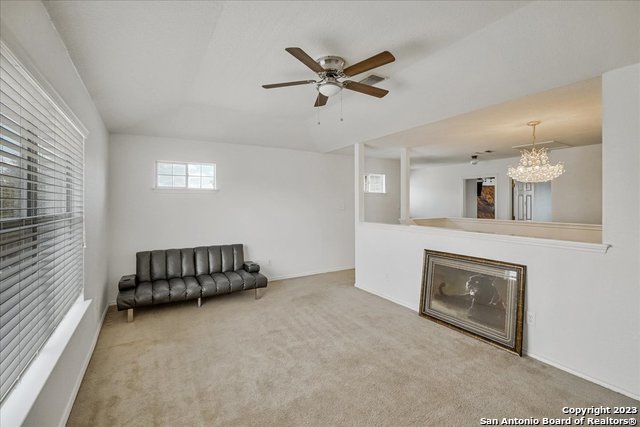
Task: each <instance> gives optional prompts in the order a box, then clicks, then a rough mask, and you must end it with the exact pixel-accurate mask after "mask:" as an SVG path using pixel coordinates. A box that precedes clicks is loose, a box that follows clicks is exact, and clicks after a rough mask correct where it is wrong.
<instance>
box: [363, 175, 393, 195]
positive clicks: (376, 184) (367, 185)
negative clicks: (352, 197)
mask: <svg viewBox="0 0 640 427" xmlns="http://www.w3.org/2000/svg"><path fill="white" fill-rule="evenodd" d="M384 181H385V175H384V174H382V173H370V174H367V175H365V176H364V192H365V193H386V192H387V190H386V188H385V182H384Z"/></svg>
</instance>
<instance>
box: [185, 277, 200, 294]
mask: <svg viewBox="0 0 640 427" xmlns="http://www.w3.org/2000/svg"><path fill="white" fill-rule="evenodd" d="M183 280H184V284H185V285H186V287H187V295H186V299H196V298H200V297H201V296H202V286H200V283H198V280H197V279H196V278H195V277H193V276H187V277H183Z"/></svg>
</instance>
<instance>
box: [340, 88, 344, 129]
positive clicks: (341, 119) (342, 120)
mask: <svg viewBox="0 0 640 427" xmlns="http://www.w3.org/2000/svg"><path fill="white" fill-rule="evenodd" d="M340 121H341V122H344V119H343V118H342V91H340Z"/></svg>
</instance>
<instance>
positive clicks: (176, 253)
mask: <svg viewBox="0 0 640 427" xmlns="http://www.w3.org/2000/svg"><path fill="white" fill-rule="evenodd" d="M243 264H244V250H243V246H242V244H236V245H220V246H201V247H198V248H187V249H168V250H160V251H145V252H138V253H137V254H136V275H137V276H138V281H140V282H153V281H155V280H169V279H173V278H177V277H188V276H194V277H195V276H200V275H203V274H212V273H226V272H229V271H236V270H240V269H241V268H242V265H243Z"/></svg>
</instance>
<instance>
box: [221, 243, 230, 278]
mask: <svg viewBox="0 0 640 427" xmlns="http://www.w3.org/2000/svg"><path fill="white" fill-rule="evenodd" d="M221 251H222V272H223V273H226V272H227V271H233V247H231V246H230V245H224V246H222V247H221Z"/></svg>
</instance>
